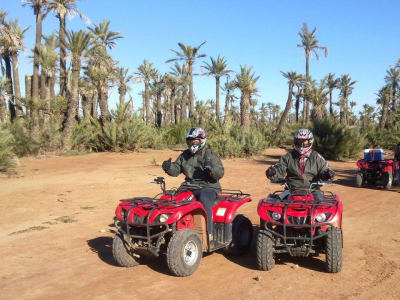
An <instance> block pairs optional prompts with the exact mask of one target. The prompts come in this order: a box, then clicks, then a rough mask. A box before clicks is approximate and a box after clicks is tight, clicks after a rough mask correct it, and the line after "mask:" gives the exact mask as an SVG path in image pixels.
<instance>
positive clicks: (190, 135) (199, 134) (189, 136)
mask: <svg viewBox="0 0 400 300" xmlns="http://www.w3.org/2000/svg"><path fill="white" fill-rule="evenodd" d="M191 140H199V141H200V143H199V144H197V145H191V144H190V141H191ZM206 141H207V137H206V132H205V131H204V130H203V129H202V128H200V127H193V128H190V129H189V131H188V132H187V133H186V143H187V145H188V147H189V150H190V152H192V153H193V154H195V153H196V152H197V151H199V150H201V149H203V148H204V147H205V145H206Z"/></svg>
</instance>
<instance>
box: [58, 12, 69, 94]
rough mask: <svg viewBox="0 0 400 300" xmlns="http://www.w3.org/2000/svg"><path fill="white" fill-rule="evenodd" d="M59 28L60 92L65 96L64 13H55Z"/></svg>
mask: <svg viewBox="0 0 400 300" xmlns="http://www.w3.org/2000/svg"><path fill="white" fill-rule="evenodd" d="M57 17H58V20H59V23H60V29H59V34H58V36H59V39H60V94H61V96H63V97H66V96H67V63H66V59H65V57H66V56H67V54H66V50H65V15H63V16H61V15H60V14H58V15H57Z"/></svg>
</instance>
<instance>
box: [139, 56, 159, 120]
mask: <svg viewBox="0 0 400 300" xmlns="http://www.w3.org/2000/svg"><path fill="white" fill-rule="evenodd" d="M135 74H136V75H137V76H138V78H139V79H140V80H143V81H144V105H145V108H144V112H145V120H146V124H147V125H149V123H150V94H149V92H150V80H151V79H154V78H156V77H157V76H158V71H157V70H156V69H155V68H154V67H153V64H152V63H150V62H148V61H147V60H144V61H143V63H142V64H141V65H140V66H139V67H138V71H137V72H135Z"/></svg>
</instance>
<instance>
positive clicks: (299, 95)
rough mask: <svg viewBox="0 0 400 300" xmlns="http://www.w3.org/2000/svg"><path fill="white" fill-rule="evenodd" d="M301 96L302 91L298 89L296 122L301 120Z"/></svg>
mask: <svg viewBox="0 0 400 300" xmlns="http://www.w3.org/2000/svg"><path fill="white" fill-rule="evenodd" d="M300 97H301V92H300V91H297V93H296V101H295V104H294V106H295V109H296V123H298V122H299V110H300Z"/></svg>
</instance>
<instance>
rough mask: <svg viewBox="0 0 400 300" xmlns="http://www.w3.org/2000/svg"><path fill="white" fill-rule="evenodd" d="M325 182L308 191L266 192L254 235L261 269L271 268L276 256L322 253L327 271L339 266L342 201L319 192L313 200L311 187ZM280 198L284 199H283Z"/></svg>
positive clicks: (337, 268)
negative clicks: (316, 198) (255, 235)
mask: <svg viewBox="0 0 400 300" xmlns="http://www.w3.org/2000/svg"><path fill="white" fill-rule="evenodd" d="M324 184H325V183H323V182H316V183H312V184H311V186H310V189H309V190H291V189H290V188H289V187H288V186H287V185H286V188H287V190H285V193H287V194H288V195H287V196H286V197H283V194H282V195H281V196H280V194H281V193H282V192H283V191H276V192H274V193H272V194H269V195H268V197H267V198H265V199H262V200H260V201H259V203H258V215H259V216H260V230H259V233H258V238H257V264H258V268H259V269H260V270H271V269H272V268H273V267H274V266H275V256H276V254H279V253H288V254H289V255H291V256H301V257H306V256H309V255H313V256H314V255H315V256H318V255H319V254H320V253H324V254H325V257H326V262H325V266H326V270H327V271H328V272H329V273H336V272H340V270H341V268H342V247H343V235H342V212H343V207H342V202H341V201H340V199H339V197H338V196H337V195H335V194H333V193H332V192H326V191H321V193H322V197H321V199H320V200H319V201H316V200H314V196H313V194H312V192H313V191H314V188H316V187H318V186H322V185H324ZM282 198H283V199H282Z"/></svg>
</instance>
